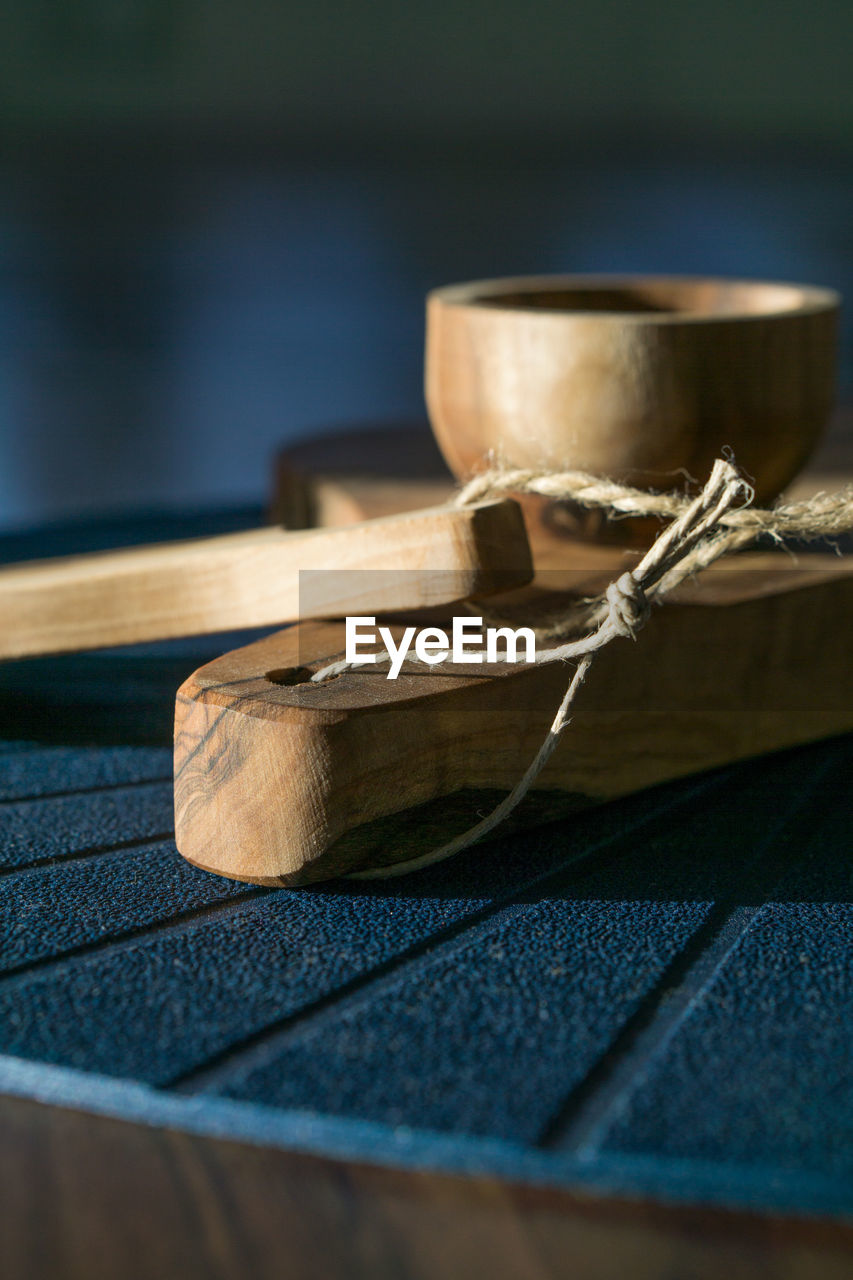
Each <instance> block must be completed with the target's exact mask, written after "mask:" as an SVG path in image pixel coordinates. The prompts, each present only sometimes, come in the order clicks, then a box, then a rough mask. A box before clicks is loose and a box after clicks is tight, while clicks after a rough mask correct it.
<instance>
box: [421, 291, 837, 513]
mask: <svg viewBox="0 0 853 1280" xmlns="http://www.w3.org/2000/svg"><path fill="white" fill-rule="evenodd" d="M839 304H840V299H839V297H838V295H837V294H836V293H834V292H832V290H829V289H818V288H810V287H803V286H800V285H786V284H763V283H754V282H748V281H731V280H711V279H687V278H677V277H657V276H655V277H650V276H626V277H618V278H617V277H585V276H564V277H560V276H543V277H531V278H520V279H507V280H490V281H481V282H478V283H474V284H462V285H453V286H450V287H448V288H444V289H437V290H435V291H434V292H433V293H431V294H430V295H429V298H428V300H427V344H426V399H427V406H428V409H429V414H430V419H431V421H432V426H433V430H434V432H435V435H436V439H437V440H438V443H439V446H440V448H441V450H442V452H443V454H444V456H445V458H446V459H447V462H448V464H449V465H450V467H451V468H452V470H453V471H454V473H455V474H456V475H457V477H459V479H463V480H464V479H467V478H468V477H470V476H471V475H472V474H473V473H475V472H477V471H480V470H482V469H483V468H484V467H486V466H488V465H489V463H490V461H493V460H497V461H498V462H500V463H501V464H504V465H507V466H514V467H535V468H543V469H560V468H578V469H580V470H584V471H591V472H594V473H596V474H601V475H607V476H611V477H613V478H615V479H620V480H624V481H626V482H628V483H632V484H638V485H642V486H646V487H650V488H651V487H654V488H668V487H673V486H675V485H678V484H682V483H683V481H684V474H683V473H684V472H686V473H688V475H689V476H691V477H693V478H694V479H696V480H704V479H705V478H706V476H707V474H708V472H709V471H710V468H711V465H712V463H713V461H714V459H715V458H716V457H718V456H719V454H720V451H721V450H722V449H724V448H725V447H726V446H728V447H729V448H730V449H731V450H732V451H733V452H734V456H735V459H736V461H737V462H738V464H739V465H740V466H741V467H742V468H744V469H745V470H746V471H747V472H748V473H749V474H750V476H751V478H752V480H753V482H754V484H755V489H756V497H757V500H758V501H759V502H767V501H769V500H771V499H772V498H774V497H775V496H776V495H777V494H778V493H779V492H780V491H781V490H782V489H784V487H785V486H786V485H787V484H788V482H789V481H790V480H791V479H793V477H794V476H795V475H796V473H797V471H798V470H799V469H800V467H801V466H802V465H803V463H804V462H805V460H806V459H807V457H808V455H809V454H810V453H811V451H812V449H813V447H814V445H815V443H816V442H817V439H818V437H819V435H820V432H821V430H822V428H823V427H824V425H825V423H826V421H827V418H828V416H829V413H830V410H831V408H832V404H833V399H834V388H835V348H836V327H837V317H838V309H839Z"/></svg>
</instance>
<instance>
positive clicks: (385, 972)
mask: <svg viewBox="0 0 853 1280" xmlns="http://www.w3.org/2000/svg"><path fill="white" fill-rule="evenodd" d="M259 519H260V513H259V512H255V511H253V510H250V509H245V510H241V511H235V512H230V513H221V512H220V513H201V514H199V515H196V516H188V515H185V516H180V517H178V516H175V517H168V516H162V515H161V516H160V517H151V518H145V519H144V518H140V519H138V520H124V521H113V522H101V523H100V524H91V525H82V524H81V525H77V526H63V527H57V528H55V529H52V530H41V531H39V532H38V533H37V534H33V535H32V536H27V535H19V536H17V537H11V536H10V537H7V538H5V539H4V540H0V558H2V559H4V560H7V561H8V560H14V559H23V558H27V557H29V556H34V555H39V554H42V555H49V554H55V553H57V552H58V551H60V550H61V551H68V550H78V549H79V550H83V549H89V548H92V547H95V546H99V545H118V544H120V543H129V542H133V541H136V540H139V539H140V538H151V537H159V538H166V537H170V536H184V535H187V534H190V533H206V532H210V531H213V530H215V529H231V528H238V527H245V526H248V525H250V524H251V523H253V522H255V521H257V520H259ZM237 639H238V638H237V637H213V638H207V639H204V640H198V639H196V640H189V641H182V642H176V643H173V644H168V645H149V646H144V647H142V646H140V647H137V648H135V649H125V650H114V651H110V652H104V653H100V654H92V655H79V656H74V657H68V658H51V659H49V660H48V659H44V660H35V661H28V662H20V663H10V664H6V665H5V666H4V667H2V668H0V915H2V938H3V943H2V948H1V949H0V967H1V968H2V979H0V1007H2V1014H1V1015H0V1018H1V1019H2V1026H3V1032H2V1054H3V1056H2V1058H0V1095H6V1097H5V1099H3V1102H4V1105H5V1104H7V1103H8V1102H9V1099H18V1100H19V1101H18V1103H16V1104H15V1105H16V1107H21V1106H22V1107H24V1108H25V1111H26V1108H28V1107H32V1106H33V1104H45V1103H49V1104H51V1107H54V1108H72V1109H76V1110H82V1111H83V1112H84V1113H87V1114H89V1115H90V1116H95V1115H101V1116H104V1117H113V1118H116V1119H119V1120H121V1121H123V1122H133V1123H134V1125H135V1126H137V1125H138V1126H139V1132H143V1131H144V1132H148V1133H152V1132H164V1131H165V1132H169V1133H171V1134H173V1135H174V1134H184V1135H185V1139H184V1141H186V1142H191V1141H196V1140H198V1139H202V1138H205V1137H210V1138H215V1139H216V1140H223V1139H226V1140H228V1141H229V1142H230V1141H232V1140H233V1141H237V1142H239V1143H244V1144H246V1143H247V1144H250V1147H252V1149H254V1150H256V1151H259V1150H263V1151H265V1152H267V1153H269V1152H270V1151H271V1150H276V1151H280V1152H281V1153H282V1159H283V1160H284V1159H287V1160H294V1161H298V1160H299V1159H303V1158H307V1159H315V1158H317V1157H321V1158H322V1159H323V1160H326V1161H331V1162H336V1166H337V1167H338V1168H340V1167H341V1165H342V1162H343V1164H345V1165H346V1166H347V1167H348V1168H350V1169H362V1170H365V1169H366V1170H370V1169H373V1170H374V1172H373V1173H372V1174H371V1173H369V1172H368V1173H366V1174H363V1177H366V1178H367V1179H368V1181H369V1179H370V1178H371V1177H374V1178H379V1177H381V1176H383V1175H382V1174H381V1170H383V1169H384V1170H386V1171H398V1172H399V1171H401V1170H409V1171H412V1176H413V1177H423V1176H425V1175H426V1174H430V1175H433V1174H434V1175H435V1176H436V1177H448V1178H450V1179H451V1181H452V1182H453V1185H454V1186H456V1187H457V1191H458V1187H459V1186H460V1185H463V1184H460V1183H459V1182H458V1178H457V1175H465V1177H466V1178H470V1179H472V1182H471V1185H472V1186H473V1185H475V1181H476V1179H479V1180H480V1181H479V1183H476V1185H480V1186H482V1185H483V1182H482V1180H483V1179H486V1180H488V1181H489V1185H491V1186H503V1187H515V1188H516V1189H517V1188H528V1189H532V1188H544V1189H547V1190H543V1191H542V1193H541V1194H543V1195H557V1194H561V1193H565V1195H566V1196H570V1197H573V1198H574V1199H573V1203H575V1204H577V1203H584V1204H587V1205H589V1204H597V1205H600V1204H605V1205H607V1204H611V1205H613V1206H617V1205H622V1206H623V1207H624V1206H625V1205H631V1204H640V1205H645V1206H646V1207H647V1208H648V1207H649V1206H651V1207H652V1209H653V1210H654V1211H655V1212H657V1209H656V1208H655V1206H657V1207H660V1208H661V1210H663V1208H665V1207H666V1206H671V1207H672V1208H673V1211H674V1212H678V1211H679V1209H678V1207H679V1206H680V1207H681V1211H688V1210H689V1211H691V1212H692V1211H694V1210H695V1209H696V1208H697V1207H702V1210H703V1212H705V1211H707V1212H709V1213H711V1214H713V1213H715V1212H717V1213H722V1214H724V1215H725V1214H726V1213H730V1212H735V1213H736V1214H741V1215H744V1214H745V1215H747V1216H749V1217H750V1220H752V1221H754V1220H755V1215H762V1216H765V1215H772V1217H773V1220H774V1221H776V1222H782V1221H785V1222H788V1223H789V1224H790V1223H791V1222H797V1223H799V1224H800V1227H799V1228H798V1229H802V1230H805V1229H806V1227H804V1226H803V1225H802V1224H808V1223H809V1222H812V1221H817V1222H820V1223H823V1224H824V1225H825V1226H826V1229H827V1230H830V1228H831V1230H832V1231H842V1233H843V1232H845V1231H846V1228H844V1227H843V1224H844V1222H845V1220H846V1219H848V1218H849V1216H850V1214H851V1211H853V1068H851V1063H853V1013H851V996H852V995H853V981H851V967H853V948H851V943H853V895H851V873H852V872H853V864H851V861H850V856H849V855H850V850H851V838H850V831H851V800H850V779H851V765H853V737H848V738H842V739H836V740H833V741H830V742H826V743H821V744H816V745H813V746H809V747H805V748H801V749H798V750H796V751H791V752H786V753H783V754H780V755H777V756H774V757H770V758H766V759H763V760H760V761H753V762H748V763H746V764H739V765H737V766H732V767H729V768H725V769H722V770H718V771H715V772H714V773H712V774H708V775H704V776H701V777H698V778H692V779H689V780H687V781H682V782H679V783H677V784H670V785H666V786H663V787H659V788H656V789H654V790H653V791H650V792H647V793H644V794H642V795H638V796H634V797H630V798H628V799H626V800H623V801H620V802H616V803H612V804H608V805H606V806H602V807H600V808H597V809H594V810H590V811H588V812H585V813H583V814H582V815H580V816H576V817H574V818H572V820H571V821H570V822H569V821H566V822H562V823H555V824H552V825H550V826H546V827H542V828H540V829H539V830H537V831H534V832H532V833H528V834H525V835H523V836H518V835H515V836H513V837H511V838H509V837H504V838H500V837H499V838H497V839H493V840H491V841H489V842H488V843H486V844H484V845H482V846H480V847H477V848H475V849H472V850H469V851H467V852H466V853H464V854H462V855H460V856H459V857H457V858H456V859H454V860H452V861H451V862H449V863H446V864H443V865H441V866H438V867H435V868H432V869H430V870H427V871H424V872H422V873H420V874H417V875H413V876H411V877H409V878H406V879H403V880H398V881H390V882H387V883H383V882H375V883H358V884H356V883H341V884H329V885H322V886H320V887H315V888H310V889H305V890H269V889H260V888H257V887H253V886H250V885H245V884H238V883H234V882H230V881H227V880H224V879H220V878H218V877H215V876H212V875H210V874H208V873H205V872H203V871H200V870H197V869H195V868H194V867H192V866H189V865H188V864H186V863H184V861H183V860H182V859H181V858H180V856H179V855H178V854H177V851H176V848H175V844H174V840H173V836H172V829H173V828H172V793H171V752H170V747H169V739H170V733H171V715H172V705H173V697H174V691H175V689H176V688H177V686H178V684H179V683H180V681H181V680H182V679H183V678H184V677H185V676H186V675H187V674H189V672H190V671H191V670H192V669H193V668H194V667H195V666H197V665H199V663H201V662H202V661H205V660H207V659H208V658H210V657H212V656H214V655H215V654H216V653H218V652H221V651H222V650H223V649H224V648H226V647H229V646H231V645H233V643H234V642H235V641H236V640H237ZM239 639H244V637H240V638H239ZM838 696H840V697H849V696H851V691H850V689H847V690H839V691H838ZM23 1100H28V1101H23ZM37 1109H38V1108H37ZM3 1114H5V1113H4V1112H3V1108H2V1107H0V1115H3ZM20 1114H21V1113H20V1111H19V1110H16V1111H15V1112H14V1115H12V1116H11V1117H9V1116H7V1118H6V1121H5V1124H6V1131H7V1132H12V1131H14V1132H18V1131H19V1130H20V1125H21V1123H22V1122H21V1120H20ZM27 1114H29V1113H28V1112H27ZM39 1114H41V1113H39ZM57 1114H58V1112H57ZM62 1114H63V1115H66V1120H65V1121H64V1123H65V1124H66V1125H67V1124H70V1123H73V1122H72V1121H70V1120H68V1119H67V1113H66V1112H65V1111H63V1112H62ZM33 1123H34V1124H36V1128H37V1127H38V1124H39V1123H43V1121H38V1122H36V1121H34V1122H33ZM99 1123H103V1124H106V1123H107V1121H98V1122H96V1121H95V1120H92V1121H91V1125H90V1126H89V1127H88V1128H87V1129H86V1130H85V1134H86V1135H87V1136H86V1138H85V1141H86V1142H89V1143H92V1142H93V1141H94V1137H93V1135H96V1134H97V1133H98V1132H99V1130H98V1129H97V1124H99ZM92 1125H94V1126H95V1128H92V1127H91V1126H92ZM9 1126H11V1129H9ZM16 1126H18V1128H17V1129H16ZM151 1126H154V1128H153V1129H152V1128H151ZM134 1131H135V1130H134ZM27 1132H28V1133H29V1134H30V1136H32V1132H33V1130H32V1128H31V1127H29V1128H27ZM82 1140H83V1139H82V1138H81V1141H82ZM173 1140H174V1141H177V1139H173ZM33 1141H35V1140H34V1139H33ZM105 1141H106V1140H105ZM252 1144H258V1145H255V1146H253V1145H252ZM109 1145H110V1144H109V1141H106V1149H109ZM36 1146H38V1144H37V1143H36ZM57 1149H58V1148H57ZM245 1149H246V1150H249V1149H250V1148H249V1147H246V1148H245ZM27 1150H29V1148H27ZM92 1158H94V1157H92ZM100 1158H101V1157H100V1156H99V1157H98V1159H100ZM247 1158H248V1157H247ZM257 1158H258V1159H260V1156H258V1157H257ZM300 1167H301V1166H300ZM298 1176H299V1177H301V1178H303V1179H305V1178H307V1175H306V1174H305V1172H304V1168H303V1169H302V1172H301V1173H299V1175H298ZM454 1179H456V1181H453V1180H454ZM307 1181H310V1179H307ZM261 1182H263V1179H261ZM306 1185H307V1182H306ZM374 1192H376V1187H375V1185H374ZM459 1194H462V1199H463V1201H464V1192H463V1193H459ZM531 1194H533V1192H532V1191H531ZM578 1197H580V1201H578ZM324 1203H325V1202H324ZM315 1209H316V1205H315ZM434 1209H435V1205H434V1203H433V1204H432V1210H434ZM282 1212H283V1210H282ZM318 1212H319V1210H318ZM471 1213H473V1211H472V1210H471V1208H470V1205H469V1218H470V1221H473V1217H471V1216H470V1215H471ZM475 1216H476V1215H474V1217H475ZM741 1220H742V1221H745V1220H746V1219H745V1218H742V1219H741ZM563 1221H564V1222H565V1221H566V1219H565V1217H564V1218H563ZM350 1225H351V1224H350ZM27 1238H30V1237H27ZM798 1238H799V1237H798ZM839 1238H840V1237H839ZM330 1239H331V1236H330ZM613 1239H616V1237H615V1236H614V1237H613ZM833 1239H835V1237H833ZM843 1240H844V1241H845V1242H846V1243H845V1245H844V1247H845V1249H846V1248H847V1247H848V1246H849V1237H848V1236H846V1235H844V1236H843ZM824 1243H825V1241H824ZM836 1244H837V1240H836ZM839 1247H840V1246H839ZM348 1256H349V1262H348V1264H347V1265H348V1266H349V1267H350V1268H351V1271H350V1273H351V1274H361V1273H362V1272H361V1271H359V1270H358V1268H356V1267H355V1266H354V1264H353V1256H354V1255H352V1254H350V1255H348ZM509 1256H510V1255H509V1254H506V1255H505V1257H504V1262H506V1258H507V1257H509ZM738 1256H742V1255H738ZM845 1256H847V1255H845ZM613 1257H614V1258H616V1254H614V1255H613ZM325 1261H326V1264H327V1266H326V1270H327V1274H337V1273H336V1272H335V1269H334V1267H332V1266H331V1265H329V1262H328V1258H327V1259H326V1260H325ZM397 1261H398V1262H399V1256H398V1257H397ZM848 1261H849V1257H848ZM374 1262H375V1263H376V1265H375V1268H374V1269H373V1270H371V1269H370V1267H369V1266H367V1267H366V1269H365V1270H364V1272H363V1273H364V1274H366V1275H367V1274H386V1271H385V1270H383V1268H382V1265H380V1263H379V1262H378V1261H376V1259H374ZM719 1262H720V1260H719V1258H717V1259H716V1263H715V1265H719ZM824 1262H825V1266H824V1269H823V1270H822V1271H818V1272H817V1274H835V1272H834V1271H831V1268H829V1264H828V1262H826V1259H824ZM540 1263H541V1266H540V1269H539V1270H534V1269H531V1270H530V1271H529V1274H531V1275H534V1274H535V1275H551V1274H559V1270H551V1269H549V1266H548V1265H546V1264H545V1263H544V1262H542V1258H541V1257H540V1258H539V1263H537V1265H539V1264H540ZM342 1265H343V1264H342ZM389 1265H390V1264H389ZM395 1265H396V1264H395ZM555 1265H556V1264H555ZM407 1268H408V1269H407ZM131 1270H132V1269H131ZM226 1270H227V1268H226ZM498 1270H499V1268H498ZM736 1271H737V1268H735V1273H736ZM132 1273H133V1274H136V1273H135V1272H132ZM190 1273H191V1272H188V1274H190ZM222 1273H223V1274H225V1271H223V1272H222ZM512 1273H513V1274H518V1275H522V1274H528V1271H527V1270H525V1268H524V1266H522V1265H521V1264H519V1263H518V1260H517V1259H516V1263H515V1264H514V1271H513V1272H512ZM615 1273H617V1274H618V1271H617V1272H615ZM696 1273H697V1274H699V1271H697V1272H696ZM767 1273H768V1274H770V1272H769V1271H768V1272H767ZM783 1273H784V1274H788V1272H787V1271H784V1272H783V1271H782V1270H780V1271H779V1272H778V1274H783ZM81 1274H82V1273H81ZM193 1274H194V1273H193ZM200 1274H201V1273H200ZM259 1274H260V1272H259ZM387 1274H401V1275H409V1274H411V1275H420V1274H422V1272H421V1271H420V1270H418V1269H417V1267H415V1266H414V1264H413V1263H411V1259H409V1261H408V1262H407V1263H406V1265H405V1266H404V1265H403V1264H402V1263H400V1265H399V1269H398V1270H394V1267H391V1268H390V1269H389V1270H388V1271H387ZM423 1274H428V1272H424V1273H423ZM590 1274H592V1272H590ZM595 1274H602V1275H604V1274H610V1272H608V1271H606V1269H602V1270H600V1271H596V1272H595ZM623 1274H624V1272H623ZM635 1274H637V1275H640V1274H653V1272H651V1271H649V1272H647V1271H645V1270H643V1269H642V1268H639V1269H636V1270H635ZM654 1274H657V1272H654ZM691 1274H692V1272H691ZM702 1274H705V1273H704V1272H702ZM709 1274H713V1272H709ZM745 1274H746V1273H745ZM773 1274H776V1272H775V1271H774V1272H773ZM791 1274H793V1272H791ZM797 1274H800V1272H797ZM839 1274H843V1272H842V1271H840V1272H839Z"/></svg>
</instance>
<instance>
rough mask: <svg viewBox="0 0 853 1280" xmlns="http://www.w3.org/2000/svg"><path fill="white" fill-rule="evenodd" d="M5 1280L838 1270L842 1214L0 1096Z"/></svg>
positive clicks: (775, 1274)
mask: <svg viewBox="0 0 853 1280" xmlns="http://www.w3.org/2000/svg"><path fill="white" fill-rule="evenodd" d="M0 1181H2V1185H3V1187H4V1195H3V1201H2V1207H0V1227H2V1230H0V1263H1V1264H2V1272H3V1277H4V1280H114V1277H116V1276H122V1277H124V1278H125V1280H155V1277H156V1280H161V1278H162V1277H168V1278H169V1280H171V1278H172V1277H182V1278H183V1280H232V1278H233V1280H238V1278H239V1280H243V1277H247V1276H251V1277H253V1280H280V1278H281V1277H286V1280H318V1278H319V1277H322V1278H323V1280H435V1277H439V1276H440V1277H442V1280H445V1278H446V1280H457V1278H458V1280H479V1278H480V1277H489V1280H564V1278H565V1280H624V1277H626V1276H631V1277H632V1280H660V1278H661V1277H663V1276H673V1277H674V1276H690V1277H691V1278H692V1280H718V1278H719V1277H720V1276H723V1275H724V1276H726V1277H728V1280H752V1278H753V1277H755V1276H759V1275H760V1276H762V1277H764V1278H765V1280H842V1277H847V1276H849V1275H850V1273H851V1268H853V1229H851V1227H850V1226H849V1225H845V1224H843V1223H835V1222H829V1221H821V1220H814V1219H812V1220H810V1219H807V1218H796V1217H781V1216H779V1217H771V1218H768V1217H766V1216H764V1215H761V1216H759V1215H756V1214H752V1213H745V1212H735V1211H731V1210H724V1209H709V1208H693V1207H689V1208H684V1207H678V1206H667V1205H662V1204H653V1203H650V1202H647V1201H641V1200H636V1201H631V1200H621V1199H618V1198H612V1197H607V1198H604V1197H598V1196H595V1195H591V1194H589V1193H577V1194H572V1193H571V1192H566V1191H557V1190H551V1189H548V1188H541V1187H540V1188H537V1187H530V1186H519V1185H516V1184H513V1183H510V1182H503V1181H498V1180H496V1179H493V1178H490V1177H483V1176H480V1177H476V1176H469V1177H465V1178H462V1177H458V1176H452V1175H448V1174H443V1173H433V1172H429V1171H426V1170H424V1171H404V1170H396V1169H387V1168H381V1167H372V1166H369V1165H365V1164H358V1163H350V1162H346V1161H340V1160H327V1159H319V1158H317V1157H315V1156H309V1155H301V1154H299V1153H297V1152H292V1151H281V1150H276V1149H274V1148H266V1147H259V1146H249V1145H245V1144H241V1143H237V1142H227V1141H222V1140H220V1139H215V1138H207V1137H199V1136H194V1135H192V1134H185V1133H180V1132H176V1131H170V1130H164V1129H158V1128H153V1127H149V1126H147V1125H136V1124H129V1123H127V1122H125V1121H120V1120H113V1119H109V1118H106V1117H103V1116H95V1115H87V1114H86V1113H84V1112H78V1111H70V1110H63V1109H61V1108H58V1107H47V1106H43V1105H41V1104H39V1103H35V1102H28V1101H21V1100H18V1099H15V1098H2V1099H0Z"/></svg>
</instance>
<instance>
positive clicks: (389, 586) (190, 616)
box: [0, 501, 532, 658]
mask: <svg viewBox="0 0 853 1280" xmlns="http://www.w3.org/2000/svg"><path fill="white" fill-rule="evenodd" d="M352 570H359V571H367V570H370V571H371V572H369V573H367V572H360V573H355V572H350V571H352ZM304 571H316V572H314V573H313V574H312V580H311V593H310V607H311V611H312V615H313V616H318V617H327V616H342V615H344V614H346V613H365V612H367V613H375V612H380V611H383V610H388V609H399V608H417V607H420V606H424V605H427V606H428V605H433V604H438V603H441V602H447V601H451V600H458V599H462V598H464V597H468V596H471V595H474V596H477V595H482V594H488V593H489V592H490V591H496V590H504V589H506V587H507V585H508V583H509V582H511V581H515V582H517V583H523V582H526V581H528V580H529V579H530V577H531V574H532V569H531V564H530V554H529V550H528V547H527V543H526V539H525V533H524V525H523V521H522V518H521V514H520V511H519V509H518V507H517V506H516V504H515V503H513V502H512V501H508V502H507V501H492V502H485V503H481V504H478V505H477V506H476V507H468V508H465V509H464V510H462V509H457V508H453V507H446V506H445V507H436V508H432V509H428V510H423V511H417V512H407V513H404V514H401V515H392V516H388V517H386V518H384V519H378V520H371V521H366V522H364V523H362V524H359V525H356V526H354V527H352V528H347V529H346V530H343V529H329V530H326V529H316V530H314V529H312V530H306V531H304V532H300V533H287V532H285V531H284V530H283V529H280V528H269V529H258V530H252V531H250V532H247V533H236V534H229V535H225V536H222V537H218V538H205V539H198V540H194V541H190V542H180V543H163V544H160V545H155V546H146V547H134V548H132V549H130V550H123V551H110V552H103V553H98V554H92V555H86V556H75V557H67V558H62V559H57V560H48V561H41V562H35V563H26V564H21V565H13V566H11V567H10V568H7V569H4V570H2V572H0V658H18V657H26V656H30V655H34V654H47V653H63V652H70V651H73V650H77V649H92V648H99V647H102V646H105V645H117V644H133V643H136V642H139V641H145V640H158V639H166V638H171V637H174V636H182V635H200V634H204V633H209V632H215V631H225V630H228V629H229V628H241V627H259V626H267V625H275V624H276V623H280V622H285V621H288V620H291V619H295V618H298V617H299V614H300V573H303V572H304ZM326 571H329V572H326ZM303 581H304V580H303Z"/></svg>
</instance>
